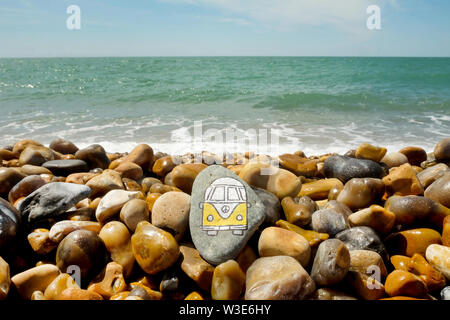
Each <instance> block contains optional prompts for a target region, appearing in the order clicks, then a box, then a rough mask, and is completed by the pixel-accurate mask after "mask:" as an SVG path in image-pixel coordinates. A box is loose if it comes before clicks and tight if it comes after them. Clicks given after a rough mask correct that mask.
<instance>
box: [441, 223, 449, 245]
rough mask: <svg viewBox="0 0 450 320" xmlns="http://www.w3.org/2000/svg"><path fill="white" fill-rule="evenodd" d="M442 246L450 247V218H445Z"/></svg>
mask: <svg viewBox="0 0 450 320" xmlns="http://www.w3.org/2000/svg"><path fill="white" fill-rule="evenodd" d="M442 244H443V245H444V246H447V247H450V216H446V217H445V218H444V222H443V226H442Z"/></svg>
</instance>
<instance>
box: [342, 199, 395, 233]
mask: <svg viewBox="0 0 450 320" xmlns="http://www.w3.org/2000/svg"><path fill="white" fill-rule="evenodd" d="M348 222H349V223H350V225H351V226H352V227H358V226H367V227H371V228H372V229H374V230H375V231H378V232H380V233H382V234H385V233H388V232H389V231H391V229H392V227H393V226H394V224H395V214H394V213H392V212H390V211H389V210H386V209H385V208H383V207H381V206H379V205H371V206H370V207H369V208H366V209H362V210H360V211H358V212H355V213H353V214H351V215H350V216H349V217H348Z"/></svg>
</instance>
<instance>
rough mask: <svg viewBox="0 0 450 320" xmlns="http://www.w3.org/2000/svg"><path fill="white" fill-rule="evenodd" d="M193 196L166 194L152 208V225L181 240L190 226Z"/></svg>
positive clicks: (172, 192)
mask: <svg viewBox="0 0 450 320" xmlns="http://www.w3.org/2000/svg"><path fill="white" fill-rule="evenodd" d="M190 209H191V196H190V195H188V194H187V193H184V192H176V191H171V192H166V193H164V194H163V195H161V196H160V197H158V199H156V201H155V203H154V204H153V207H152V218H151V220H152V224H153V225H154V226H156V227H158V228H161V229H164V230H167V231H169V232H170V233H172V235H173V236H174V237H175V240H180V239H181V238H182V237H183V235H184V233H185V231H186V229H187V228H188V225H189V212H190Z"/></svg>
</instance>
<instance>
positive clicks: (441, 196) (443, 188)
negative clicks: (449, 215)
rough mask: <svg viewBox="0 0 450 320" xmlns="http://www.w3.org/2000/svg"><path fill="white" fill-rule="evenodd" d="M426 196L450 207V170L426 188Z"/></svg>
mask: <svg viewBox="0 0 450 320" xmlns="http://www.w3.org/2000/svg"><path fill="white" fill-rule="evenodd" d="M425 197H427V198H430V199H432V200H434V201H436V202H439V203H440V204H442V205H443V206H446V207H447V208H450V172H449V173H446V174H444V175H443V176H442V177H440V178H439V179H437V180H436V181H435V182H433V183H432V184H431V185H430V186H429V187H428V188H427V189H426V190H425Z"/></svg>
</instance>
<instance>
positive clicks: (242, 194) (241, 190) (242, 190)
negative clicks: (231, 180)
mask: <svg viewBox="0 0 450 320" xmlns="http://www.w3.org/2000/svg"><path fill="white" fill-rule="evenodd" d="M239 192H240V194H241V199H242V200H244V201H247V194H246V193H245V189H244V188H239Z"/></svg>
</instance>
